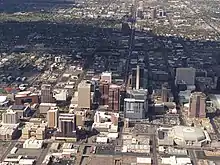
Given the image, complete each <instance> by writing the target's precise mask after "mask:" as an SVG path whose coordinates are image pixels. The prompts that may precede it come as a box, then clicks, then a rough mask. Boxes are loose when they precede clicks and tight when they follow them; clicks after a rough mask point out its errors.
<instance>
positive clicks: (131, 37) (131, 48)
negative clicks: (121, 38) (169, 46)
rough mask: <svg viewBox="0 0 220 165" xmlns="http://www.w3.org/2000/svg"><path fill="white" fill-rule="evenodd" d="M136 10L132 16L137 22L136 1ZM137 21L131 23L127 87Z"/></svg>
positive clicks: (126, 76)
mask: <svg viewBox="0 0 220 165" xmlns="http://www.w3.org/2000/svg"><path fill="white" fill-rule="evenodd" d="M133 8H134V13H132V14H133V16H132V19H134V20H135V21H136V15H137V14H136V13H137V7H136V1H135V2H134V4H133ZM135 21H133V22H132V23H131V34H130V40H129V46H128V56H127V58H126V65H125V86H127V83H128V77H129V69H130V68H129V65H130V60H131V54H132V51H133V49H134V42H135V41H134V40H135V30H136V29H135Z"/></svg>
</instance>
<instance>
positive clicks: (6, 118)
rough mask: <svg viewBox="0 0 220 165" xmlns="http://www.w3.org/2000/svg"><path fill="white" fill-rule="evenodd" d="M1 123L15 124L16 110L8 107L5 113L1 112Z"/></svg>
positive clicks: (16, 118) (16, 121) (16, 120)
mask: <svg viewBox="0 0 220 165" xmlns="http://www.w3.org/2000/svg"><path fill="white" fill-rule="evenodd" d="M2 123H4V124H17V123H18V114H17V112H16V111H13V110H11V109H8V110H7V111H6V112H5V113H3V114H2Z"/></svg>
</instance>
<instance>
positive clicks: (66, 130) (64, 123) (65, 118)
mask: <svg viewBox="0 0 220 165" xmlns="http://www.w3.org/2000/svg"><path fill="white" fill-rule="evenodd" d="M58 128H59V132H60V135H61V136H63V137H70V136H73V135H75V133H76V122H75V115H74V114H69V113H62V114H60V115H59V126H58Z"/></svg>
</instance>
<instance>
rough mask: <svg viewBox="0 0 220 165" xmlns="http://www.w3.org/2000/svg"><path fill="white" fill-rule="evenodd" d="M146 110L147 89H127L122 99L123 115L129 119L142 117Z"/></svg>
mask: <svg viewBox="0 0 220 165" xmlns="http://www.w3.org/2000/svg"><path fill="white" fill-rule="evenodd" d="M147 111H148V101H147V90H132V91H128V98H125V99H124V115H125V117H126V118H129V119H144V118H145V115H146V112H147Z"/></svg>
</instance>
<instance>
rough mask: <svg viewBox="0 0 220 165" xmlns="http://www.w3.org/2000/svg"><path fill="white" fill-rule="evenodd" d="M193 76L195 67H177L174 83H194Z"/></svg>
mask: <svg viewBox="0 0 220 165" xmlns="http://www.w3.org/2000/svg"><path fill="white" fill-rule="evenodd" d="M195 76H196V69H195V68H177V69H176V79H175V83H176V84H178V82H181V81H183V82H185V83H186V85H195Z"/></svg>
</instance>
